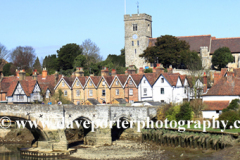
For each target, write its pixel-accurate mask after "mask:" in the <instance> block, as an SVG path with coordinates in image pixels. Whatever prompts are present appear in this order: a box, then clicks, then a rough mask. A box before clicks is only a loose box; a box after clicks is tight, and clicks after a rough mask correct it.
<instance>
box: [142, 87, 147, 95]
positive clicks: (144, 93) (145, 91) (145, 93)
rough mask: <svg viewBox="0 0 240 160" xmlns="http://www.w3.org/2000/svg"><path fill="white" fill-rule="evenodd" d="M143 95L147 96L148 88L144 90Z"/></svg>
mask: <svg viewBox="0 0 240 160" xmlns="http://www.w3.org/2000/svg"><path fill="white" fill-rule="evenodd" d="M143 95H144V96H147V88H143Z"/></svg>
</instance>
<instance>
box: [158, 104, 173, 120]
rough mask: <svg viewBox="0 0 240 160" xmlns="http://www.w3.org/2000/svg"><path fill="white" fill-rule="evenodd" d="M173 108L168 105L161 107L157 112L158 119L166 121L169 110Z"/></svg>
mask: <svg viewBox="0 0 240 160" xmlns="http://www.w3.org/2000/svg"><path fill="white" fill-rule="evenodd" d="M170 107H171V105H170V104H166V105H164V106H161V107H160V108H158V110H157V119H158V120H161V121H164V120H165V119H166V116H167V111H168V109H169V108H170Z"/></svg>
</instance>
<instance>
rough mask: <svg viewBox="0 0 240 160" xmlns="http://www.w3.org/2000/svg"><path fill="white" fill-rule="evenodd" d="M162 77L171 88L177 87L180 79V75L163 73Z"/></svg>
mask: <svg viewBox="0 0 240 160" xmlns="http://www.w3.org/2000/svg"><path fill="white" fill-rule="evenodd" d="M161 75H163V77H164V78H165V79H166V80H167V81H168V83H169V84H170V85H171V86H176V85H177V81H178V77H179V76H180V74H179V73H162V74H161Z"/></svg>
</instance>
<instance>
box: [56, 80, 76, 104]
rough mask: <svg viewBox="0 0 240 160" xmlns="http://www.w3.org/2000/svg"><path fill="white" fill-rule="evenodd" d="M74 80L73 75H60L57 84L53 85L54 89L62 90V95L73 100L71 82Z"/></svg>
mask: <svg viewBox="0 0 240 160" xmlns="http://www.w3.org/2000/svg"><path fill="white" fill-rule="evenodd" d="M74 80H75V77H65V76H62V77H61V78H60V79H59V81H58V83H57V85H56V86H55V87H54V91H55V92H58V90H62V92H63V95H64V97H66V98H67V99H68V100H70V101H73V95H72V84H73V82H74Z"/></svg>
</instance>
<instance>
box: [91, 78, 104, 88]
mask: <svg viewBox="0 0 240 160" xmlns="http://www.w3.org/2000/svg"><path fill="white" fill-rule="evenodd" d="M90 78H91V79H92V81H93V83H94V85H95V86H97V85H98V83H99V81H100V80H101V76H90Z"/></svg>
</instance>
